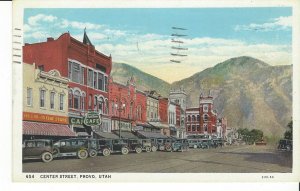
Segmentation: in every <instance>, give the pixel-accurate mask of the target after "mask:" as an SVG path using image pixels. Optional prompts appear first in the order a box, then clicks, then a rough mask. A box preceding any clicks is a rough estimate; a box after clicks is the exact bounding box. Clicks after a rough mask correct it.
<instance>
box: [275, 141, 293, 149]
mask: <svg viewBox="0 0 300 191" xmlns="http://www.w3.org/2000/svg"><path fill="white" fill-rule="evenodd" d="M277 148H278V150H286V151H291V150H293V141H292V140H288V139H281V140H280V141H279V143H278V147H277Z"/></svg>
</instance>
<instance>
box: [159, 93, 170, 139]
mask: <svg viewBox="0 0 300 191" xmlns="http://www.w3.org/2000/svg"><path fill="white" fill-rule="evenodd" d="M168 108H169V100H168V98H159V116H160V123H161V124H162V127H163V128H162V130H161V131H162V132H161V133H162V134H163V135H166V136H170V128H169V117H168V116H169V115H168Z"/></svg>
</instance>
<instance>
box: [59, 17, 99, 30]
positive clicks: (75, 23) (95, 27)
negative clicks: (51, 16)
mask: <svg viewBox="0 0 300 191" xmlns="http://www.w3.org/2000/svg"><path fill="white" fill-rule="evenodd" d="M59 23H60V25H59V26H60V27H61V28H68V27H71V28H74V29H81V30H83V29H84V28H86V29H87V30H98V29H101V28H102V25H98V24H94V23H89V22H78V21H69V20H67V19H62V20H60V21H59Z"/></svg>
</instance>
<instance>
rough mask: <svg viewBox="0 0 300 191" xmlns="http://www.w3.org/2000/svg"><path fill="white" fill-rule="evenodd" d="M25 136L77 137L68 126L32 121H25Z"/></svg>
mask: <svg viewBox="0 0 300 191" xmlns="http://www.w3.org/2000/svg"><path fill="white" fill-rule="evenodd" d="M23 135H48V136H65V137H74V136H76V134H75V133H74V132H73V131H71V129H70V128H69V127H68V126H67V125H62V124H52V123H40V122H31V121H23Z"/></svg>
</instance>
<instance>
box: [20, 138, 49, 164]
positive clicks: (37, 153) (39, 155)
mask: <svg viewBox="0 0 300 191" xmlns="http://www.w3.org/2000/svg"><path fill="white" fill-rule="evenodd" d="M22 156H23V160H27V159H42V161H43V162H50V161H52V160H53V143H52V140H49V139H35V140H25V141H24V143H23V149H22Z"/></svg>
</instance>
